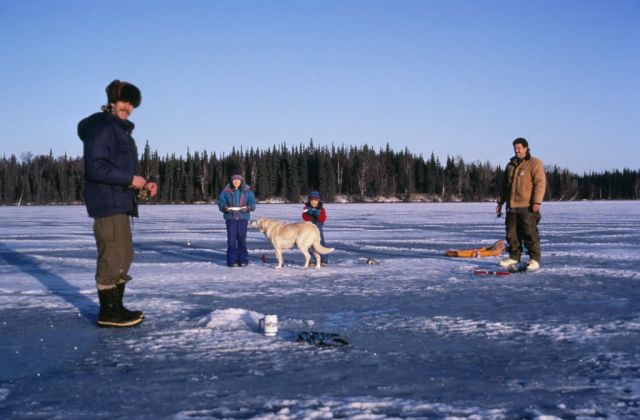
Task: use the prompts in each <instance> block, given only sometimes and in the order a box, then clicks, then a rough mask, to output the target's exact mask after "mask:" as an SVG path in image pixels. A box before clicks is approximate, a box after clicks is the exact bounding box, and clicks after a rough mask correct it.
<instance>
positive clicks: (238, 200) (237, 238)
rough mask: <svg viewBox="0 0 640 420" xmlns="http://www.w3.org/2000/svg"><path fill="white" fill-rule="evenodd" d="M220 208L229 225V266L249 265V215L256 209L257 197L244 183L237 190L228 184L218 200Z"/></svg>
mask: <svg viewBox="0 0 640 420" xmlns="http://www.w3.org/2000/svg"><path fill="white" fill-rule="evenodd" d="M231 207H240V208H241V210H239V211H232V210H229V208H231ZM218 208H219V209H220V211H221V212H223V213H224V220H225V222H226V224H227V265H228V266H229V267H232V266H234V265H237V264H241V265H246V264H248V263H249V252H248V251H247V225H248V224H249V218H250V217H251V216H250V214H249V213H250V212H252V211H254V210H255V209H256V197H255V195H254V194H253V191H251V187H249V186H248V185H247V184H246V183H243V184H242V185H241V186H240V188H238V189H235V188H234V187H233V186H232V185H231V184H227V186H226V187H225V188H224V189H223V190H222V192H221V193H220V197H219V198H218Z"/></svg>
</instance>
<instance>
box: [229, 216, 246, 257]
mask: <svg viewBox="0 0 640 420" xmlns="http://www.w3.org/2000/svg"><path fill="white" fill-rule="evenodd" d="M226 222H227V265H236V264H248V263H249V252H248V251H247V225H248V224H249V221H248V220H226Z"/></svg>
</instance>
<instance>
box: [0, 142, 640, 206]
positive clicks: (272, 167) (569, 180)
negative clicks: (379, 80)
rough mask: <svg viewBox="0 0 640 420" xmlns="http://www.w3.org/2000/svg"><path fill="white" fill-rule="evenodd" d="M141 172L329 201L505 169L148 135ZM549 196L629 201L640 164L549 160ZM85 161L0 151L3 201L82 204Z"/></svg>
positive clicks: (386, 151)
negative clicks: (211, 148)
mask: <svg viewBox="0 0 640 420" xmlns="http://www.w3.org/2000/svg"><path fill="white" fill-rule="evenodd" d="M140 171H141V173H142V174H143V175H144V176H146V177H147V178H150V179H154V180H155V181H157V182H158V186H159V190H158V196H157V197H156V198H155V199H154V202H157V203H163V204H170V203H196V202H211V201H215V200H216V199H217V197H218V194H219V192H220V190H221V189H222V188H223V187H224V186H225V185H226V184H227V183H228V181H229V177H230V176H231V175H232V174H233V173H235V172H237V171H241V172H242V173H243V174H244V176H245V179H246V181H247V182H248V183H249V184H250V185H251V186H252V188H253V190H254V192H255V194H256V197H257V198H258V200H275V201H285V202H300V201H301V200H303V199H304V198H305V196H306V195H307V194H308V192H309V191H310V190H318V191H320V193H321V194H322V197H323V201H325V202H331V201H334V200H336V199H337V198H340V199H347V200H349V201H377V200H380V201H384V200H388V199H394V200H402V201H487V200H495V199H496V197H497V196H498V192H499V191H500V189H501V187H502V182H503V179H502V178H503V175H502V174H503V168H501V167H500V166H499V165H498V166H492V165H491V164H490V163H488V162H486V163H482V162H466V161H464V160H463V159H462V158H461V157H450V156H447V158H446V160H445V161H444V162H441V161H440V160H439V159H438V158H437V157H436V156H435V155H434V154H433V153H432V154H431V156H429V157H428V158H424V157H423V156H422V155H416V154H413V153H412V152H410V151H409V150H408V149H406V148H405V149H404V150H401V151H395V150H392V149H391V148H390V147H389V145H387V146H386V148H381V149H380V150H377V151H376V150H374V149H373V148H372V147H369V146H367V145H364V146H344V145H342V146H334V145H332V146H330V147H329V146H322V147H316V146H315V145H314V143H313V140H311V141H310V142H309V144H307V145H303V144H300V145H299V146H294V147H289V146H287V145H286V144H281V145H279V146H275V145H274V146H272V147H271V148H265V149H259V148H256V149H254V148H250V149H249V150H244V149H240V150H236V149H233V150H232V151H231V153H228V154H223V155H218V154H216V153H215V152H214V153H209V152H207V151H203V152H197V151H196V152H193V153H191V152H190V151H187V154H186V157H183V156H176V155H175V154H172V155H165V156H163V157H161V156H160V155H159V154H158V153H157V152H155V151H151V148H150V146H149V144H148V142H147V144H146V145H145V147H144V151H143V153H142V154H141V155H140ZM545 171H546V176H547V191H546V197H545V199H546V200H582V199H588V200H620V199H623V200H628V199H638V198H640V174H639V171H638V170H631V169H623V170H613V171H604V172H597V173H596V172H591V173H584V174H583V175H578V174H575V173H572V172H570V171H569V170H567V169H562V168H559V167H557V166H551V167H546V168H545ZM83 189H84V163H83V159H82V158H81V157H69V156H67V155H65V156H62V157H57V158H54V157H53V155H52V153H51V152H50V153H49V155H39V156H33V155H32V154H31V153H27V154H25V155H22V156H21V157H20V159H18V158H16V156H15V155H11V156H9V157H6V156H4V157H2V159H0V204H4V205H10V204H18V205H20V204H77V203H81V202H83Z"/></svg>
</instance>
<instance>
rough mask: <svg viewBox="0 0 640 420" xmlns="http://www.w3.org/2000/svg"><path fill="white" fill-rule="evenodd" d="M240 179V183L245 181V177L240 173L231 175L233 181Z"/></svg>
mask: <svg viewBox="0 0 640 420" xmlns="http://www.w3.org/2000/svg"><path fill="white" fill-rule="evenodd" d="M234 179H239V180H240V181H244V177H243V176H242V175H240V174H238V173H236V174H233V175H231V180H232V181H233V180H234Z"/></svg>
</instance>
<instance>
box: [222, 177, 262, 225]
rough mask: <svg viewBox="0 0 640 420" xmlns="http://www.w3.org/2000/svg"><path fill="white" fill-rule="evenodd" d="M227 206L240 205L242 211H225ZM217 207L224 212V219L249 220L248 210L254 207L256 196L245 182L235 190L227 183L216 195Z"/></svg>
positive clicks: (250, 210)
mask: <svg viewBox="0 0 640 420" xmlns="http://www.w3.org/2000/svg"><path fill="white" fill-rule="evenodd" d="M229 207H242V211H225V208H229ZM218 208H219V209H220V211H221V212H223V213H224V219H225V220H249V218H250V217H251V216H250V214H249V212H252V211H254V210H255V209H256V196H255V195H254V194H253V191H251V187H250V186H248V185H247V184H245V183H243V184H242V185H241V186H240V188H238V189H237V190H236V189H235V188H233V186H232V185H231V184H227V186H226V187H225V188H224V189H223V190H222V192H221V193H220V197H218Z"/></svg>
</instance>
